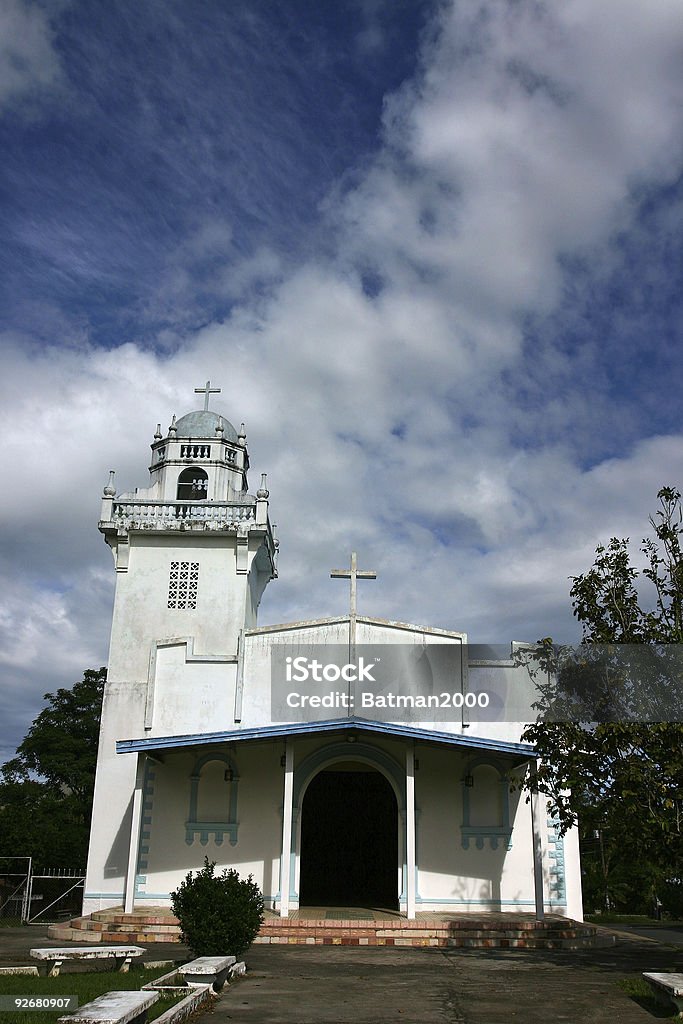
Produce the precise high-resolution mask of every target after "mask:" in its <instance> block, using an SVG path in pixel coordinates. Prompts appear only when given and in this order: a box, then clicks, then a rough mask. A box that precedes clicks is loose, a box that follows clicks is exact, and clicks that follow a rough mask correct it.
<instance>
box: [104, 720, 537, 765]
mask: <svg viewBox="0 0 683 1024" xmlns="http://www.w3.org/2000/svg"><path fill="white" fill-rule="evenodd" d="M344 729H356V730H358V731H359V732H374V733H382V734H383V735H385V736H394V737H396V738H398V739H413V740H422V741H423V742H428V743H444V744H447V745H449V746H453V747H465V748H468V749H473V750H494V751H496V752H497V753H500V754H521V755H522V756H526V757H533V756H534V754H535V748H534V747H533V746H532V745H531V744H529V743H506V742H505V741H504V740H494V739H487V738H483V737H480V736H467V735H463V734H462V733H452V732H436V731H434V730H432V729H417V728H416V727H415V726H413V725H393V724H390V723H388V722H372V721H369V720H368V719H365V718H354V717H351V716H350V717H348V718H334V719H330V720H328V721H325V722H300V723H286V724H284V725H265V726H258V727H256V728H252V729H234V730H232V731H231V732H205V733H189V734H187V735H185V736H158V737H157V736H154V737H152V736H147V737H143V738H142V739H137V740H118V742H117V744H116V752H117V754H130V753H136V752H142V751H145V750H171V749H173V748H177V747H198V746H207V745H209V744H212V743H237V742H240V741H243V740H269V739H277V738H278V737H286V736H307V735H310V734H311V733H325V732H339V731H340V730H344Z"/></svg>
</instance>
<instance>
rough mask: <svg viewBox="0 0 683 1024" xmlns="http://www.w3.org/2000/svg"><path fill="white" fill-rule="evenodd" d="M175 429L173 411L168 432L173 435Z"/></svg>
mask: <svg viewBox="0 0 683 1024" xmlns="http://www.w3.org/2000/svg"><path fill="white" fill-rule="evenodd" d="M176 430H177V427H176V425H175V413H173V419H172V420H171V426H170V427H169V428H168V432H169V434H172V435H173V436H174V437H175V435H176Z"/></svg>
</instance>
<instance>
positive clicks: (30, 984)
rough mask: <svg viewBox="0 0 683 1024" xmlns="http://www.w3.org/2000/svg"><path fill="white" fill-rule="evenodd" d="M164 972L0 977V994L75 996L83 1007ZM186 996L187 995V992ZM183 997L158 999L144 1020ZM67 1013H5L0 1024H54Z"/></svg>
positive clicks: (139, 969)
mask: <svg viewBox="0 0 683 1024" xmlns="http://www.w3.org/2000/svg"><path fill="white" fill-rule="evenodd" d="M164 973H166V969H164V970H161V971H159V972H154V971H145V970H144V968H143V967H141V966H138V965H137V964H136V965H135V967H132V968H131V969H130V971H128V972H127V973H126V974H120V973H119V972H118V971H90V972H87V973H85V972H84V973H79V974H59V975H58V976H57V977H56V978H36V977H34V976H31V975H27V974H6V975H0V995H3V996H20V995H21V996H62V995H70V996H78V1005H79V1006H84V1005H85V1004H86V1003H89V1002H91V1000H93V999H96V998H97V996H101V995H103V994H104V993H105V992H119V991H129V990H130V989H133V990H136V989H139V988H141V987H142V985H145V984H147V982H149V981H153V980H154V978H155V977H159V976H160V974H164ZM186 994H187V995H189V994H190V990H189V989H188V991H187V993H186ZM182 998H184V996H173V997H171V998H167V997H163V996H160V997H159V999H158V1000H157V1001H156V1003H154V1005H153V1006H151V1007H150V1008H149V1010H148V1012H147V1019H148V1020H149V1021H151V1020H154V1019H155V1017H158V1016H159V1015H160V1014H162V1013H164V1012H165V1011H166V1010H168V1009H169V1008H170V1007H171V1006H173V1004H174V1003H177V1002H178V1001H179V1000H180V999H182ZM70 1012H71V1011H70V1010H66V1011H65V1010H54V1011H48V1012H45V1013H43V1012H38V1011H37V1010H28V1011H23V1012H21V1011H17V1012H15V1011H13V1010H11V1011H9V1012H0V1024H55V1021H56V1020H57V1018H58V1017H62V1016H64V1015H65V1014H68V1013H70Z"/></svg>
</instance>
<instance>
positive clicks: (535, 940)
mask: <svg viewBox="0 0 683 1024" xmlns="http://www.w3.org/2000/svg"><path fill="white" fill-rule="evenodd" d="M48 935H49V937H50V938H51V939H57V940H60V941H62V942H63V941H78V942H89V943H92V942H107V943H113V942H127V943H136V944H145V943H146V944H150V943H157V942H180V928H179V925H178V922H177V920H176V918H175V917H174V916H173V914H172V913H171V911H170V910H168V909H167V908H165V907H152V908H146V909H144V910H136V911H134V912H133V913H132V914H124V913H123V911H122V909H121V908H118V909H113V910H105V911H97V912H96V913H94V914H92V915H90V916H89V917H81V918H75V919H74V920H73V921H70V922H69V924H68V925H63V924H60V925H51V926H50V928H49V929H48ZM255 941H256V943H259V944H273V945H275V944H280V943H281V944H286V945H326V946H327V945H330V946H334V945H338V946H415V947H420V946H424V947H437V948H457V947H460V948H490V949H580V948H582V947H585V946H595V945H598V944H601V943H602V942H604V941H605V940H604V933H601V932H600V931H599V930H598V929H597V928H595V927H594V926H592V925H587V924H582V923H580V922H578V921H573V920H571V919H569V918H566V917H560V916H556V915H552V916H548V917H546V918H545V920H543V921H537V920H536V919H535V917H534V915H533V914H518V913H510V912H507V913H496V912H490V913H486V914H481V913H479V914H458V913H455V914H454V913H448V914H445V913H442V912H428V911H426V912H418V915H417V917H416V918H415V919H413V920H408V919H407V918H405V917H403V916H401V914H400V913H399V912H397V911H386V910H367V909H364V908H344V907H339V908H330V907H303V908H300V909H298V910H295V911H293V912H292V914H291V916H290V917H288V918H280V917H278V916H277V915H275V914H273V913H272V912H271V913H268V914H267V915H266V919H265V920H264V922H263V925H262V926H261V930H260V932H259V935H258V936H257V938H256V940H255ZM609 941H610V942H611V941H612V939H611V938H610V940H609Z"/></svg>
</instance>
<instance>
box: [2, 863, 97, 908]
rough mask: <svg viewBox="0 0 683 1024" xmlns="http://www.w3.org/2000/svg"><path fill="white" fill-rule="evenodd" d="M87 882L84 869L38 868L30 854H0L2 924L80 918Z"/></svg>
mask: <svg viewBox="0 0 683 1024" xmlns="http://www.w3.org/2000/svg"><path fill="white" fill-rule="evenodd" d="M84 882H85V871H82V870H76V869H74V868H42V869H40V870H38V869H34V867H33V863H32V860H31V858H30V857H0V924H4V925H8V924H14V923H16V924H31V923H32V922H33V921H40V922H41V923H43V922H44V923H46V924H48V923H51V922H54V921H61V920H64V919H65V918H69V917H77V916H78V915H79V914H80V912H81V906H82V903H83V886H84Z"/></svg>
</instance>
